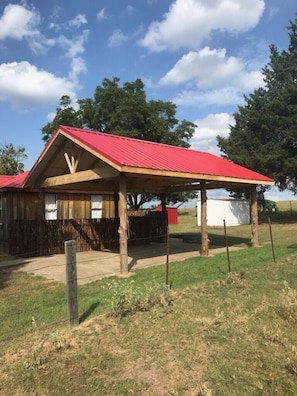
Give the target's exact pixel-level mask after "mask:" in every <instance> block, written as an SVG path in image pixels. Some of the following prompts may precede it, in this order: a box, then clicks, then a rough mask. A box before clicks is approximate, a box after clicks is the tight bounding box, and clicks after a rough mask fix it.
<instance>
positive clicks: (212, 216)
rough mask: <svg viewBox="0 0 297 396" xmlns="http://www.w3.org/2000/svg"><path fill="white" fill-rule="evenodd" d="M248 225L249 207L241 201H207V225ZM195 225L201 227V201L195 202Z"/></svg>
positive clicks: (245, 202) (244, 201) (246, 202)
mask: <svg viewBox="0 0 297 396" xmlns="http://www.w3.org/2000/svg"><path fill="white" fill-rule="evenodd" d="M224 220H225V222H226V226H234V225H240V224H250V205H249V202H248V201H246V200H243V199H232V198H230V199H212V198H209V199H207V225H209V226H223V224H224ZM197 224H198V226H200V225H201V201H200V200H198V201H197Z"/></svg>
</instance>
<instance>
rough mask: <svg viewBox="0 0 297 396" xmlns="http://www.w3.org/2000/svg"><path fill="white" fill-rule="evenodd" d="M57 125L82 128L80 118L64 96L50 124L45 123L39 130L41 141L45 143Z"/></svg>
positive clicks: (69, 100)
mask: <svg viewBox="0 0 297 396" xmlns="http://www.w3.org/2000/svg"><path fill="white" fill-rule="evenodd" d="M59 125H67V126H72V127H76V128H81V127H82V121H81V116H80V113H79V112H78V111H76V110H75V109H74V108H73V107H72V106H71V99H70V97H69V96H67V95H64V96H62V97H61V100H60V107H58V108H57V109H56V115H55V118H54V119H53V121H52V122H49V123H47V124H46V125H45V126H44V127H43V128H41V133H42V135H43V136H42V140H43V141H44V142H45V143H46V142H47V141H48V140H49V139H50V137H51V136H52V134H53V133H54V131H55V130H56V129H57V128H58V126H59Z"/></svg>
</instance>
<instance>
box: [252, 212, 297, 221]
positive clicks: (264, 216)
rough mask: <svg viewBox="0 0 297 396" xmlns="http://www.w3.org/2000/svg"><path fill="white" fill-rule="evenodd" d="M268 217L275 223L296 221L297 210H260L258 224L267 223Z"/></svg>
mask: <svg viewBox="0 0 297 396" xmlns="http://www.w3.org/2000/svg"><path fill="white" fill-rule="evenodd" d="M268 217H269V218H270V220H271V222H272V223H275V224H292V223H297V212H296V211H294V210H287V211H280V212H269V211H267V212H261V213H259V224H266V223H268Z"/></svg>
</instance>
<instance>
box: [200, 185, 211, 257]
mask: <svg viewBox="0 0 297 396" xmlns="http://www.w3.org/2000/svg"><path fill="white" fill-rule="evenodd" d="M208 254H209V239H208V234H207V197H206V187H205V183H204V182H201V256H202V257H207V256H208Z"/></svg>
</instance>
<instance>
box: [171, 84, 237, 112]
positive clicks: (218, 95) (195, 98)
mask: <svg viewBox="0 0 297 396" xmlns="http://www.w3.org/2000/svg"><path fill="white" fill-rule="evenodd" d="M172 101H173V102H174V103H175V104H177V105H179V106H187V107H196V106H199V107H200V108H202V107H208V106H230V105H231V106H234V105H240V104H241V103H243V92H242V91H240V90H238V89H236V88H233V87H228V86H226V87H222V88H220V89H209V90H204V91H201V90H199V89H196V90H194V89H184V90H182V91H181V92H179V93H178V94H177V95H176V96H175V97H174V98H173V99H172Z"/></svg>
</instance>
